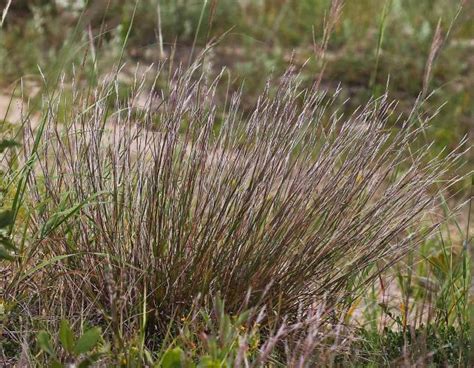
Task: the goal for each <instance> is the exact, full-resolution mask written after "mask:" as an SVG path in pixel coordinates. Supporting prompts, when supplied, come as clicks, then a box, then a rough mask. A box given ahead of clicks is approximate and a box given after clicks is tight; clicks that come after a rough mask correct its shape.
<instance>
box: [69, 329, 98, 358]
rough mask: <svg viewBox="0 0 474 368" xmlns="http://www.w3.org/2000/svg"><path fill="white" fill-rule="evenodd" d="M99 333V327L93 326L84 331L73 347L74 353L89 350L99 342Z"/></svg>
mask: <svg viewBox="0 0 474 368" xmlns="http://www.w3.org/2000/svg"><path fill="white" fill-rule="evenodd" d="M100 335H101V330H100V328H99V327H93V328H91V329H89V330H87V331H86V332H84V334H83V335H82V336H81V337H80V338H79V340H78V341H77V343H76V346H75V347H74V353H75V354H77V355H79V354H84V353H88V352H90V351H91V350H92V349H93V348H94V347H95V346H96V345H97V343H98V342H99V339H100Z"/></svg>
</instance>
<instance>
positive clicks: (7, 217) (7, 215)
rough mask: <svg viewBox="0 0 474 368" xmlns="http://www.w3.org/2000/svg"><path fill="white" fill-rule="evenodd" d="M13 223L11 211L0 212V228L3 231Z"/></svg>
mask: <svg viewBox="0 0 474 368" xmlns="http://www.w3.org/2000/svg"><path fill="white" fill-rule="evenodd" d="M12 223H13V211H10V210H4V211H1V212H0V228H1V229H4V228H6V227H7V226H10V225H11V224H12Z"/></svg>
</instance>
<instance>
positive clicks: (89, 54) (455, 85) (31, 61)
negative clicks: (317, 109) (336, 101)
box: [0, 0, 474, 165]
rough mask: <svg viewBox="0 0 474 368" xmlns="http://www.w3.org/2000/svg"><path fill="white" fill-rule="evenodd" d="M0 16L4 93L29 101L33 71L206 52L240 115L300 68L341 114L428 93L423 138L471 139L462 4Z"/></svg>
mask: <svg viewBox="0 0 474 368" xmlns="http://www.w3.org/2000/svg"><path fill="white" fill-rule="evenodd" d="M2 8H3V9H2V10H3V18H4V19H3V20H2V22H3V25H2V28H1V31H0V89H1V90H2V91H3V94H7V95H8V93H9V92H11V91H12V90H13V89H14V87H15V86H17V85H18V82H19V80H20V78H23V90H24V91H25V90H28V88H30V90H31V91H30V92H29V93H27V94H28V95H29V97H34V95H35V92H37V91H38V88H39V86H41V78H40V70H41V73H44V74H45V75H47V76H50V75H51V74H54V75H56V74H58V73H63V72H67V71H68V70H71V66H72V65H76V66H83V67H84V70H86V74H87V73H88V74H89V75H88V77H89V78H90V80H92V79H93V76H94V75H96V76H97V75H100V73H103V72H104V71H107V70H108V69H110V68H111V66H112V65H113V64H114V63H117V61H118V60H121V61H122V62H125V63H126V65H127V67H128V68H130V70H133V69H134V67H135V66H136V64H137V63H140V65H143V66H146V65H148V64H151V63H156V62H157V61H159V60H162V59H166V58H167V59H170V58H172V59H173V60H174V61H175V62H188V61H189V59H191V58H193V57H195V56H196V54H198V53H199V52H200V51H201V50H202V49H203V48H204V47H205V46H206V45H209V44H213V48H212V50H210V51H209V52H208V53H207V56H206V65H207V67H208V68H209V69H210V70H211V71H214V72H215V73H216V74H217V73H218V72H220V70H221V69H222V67H226V68H227V72H226V73H227V74H226V75H227V77H228V80H229V86H230V88H234V89H237V88H240V87H242V86H243V89H244V96H245V98H244V107H245V105H247V106H251V105H252V104H253V103H254V96H256V95H258V93H259V92H260V91H261V89H262V87H263V85H264V83H265V81H266V80H267V78H268V77H269V76H270V75H278V74H279V73H282V72H283V71H284V70H285V69H286V68H287V67H288V65H289V64H290V63H293V64H295V65H297V66H300V65H303V64H304V63H306V62H307V65H306V67H305V68H304V70H303V78H304V83H308V84H310V83H315V82H317V83H320V85H321V88H324V89H328V90H334V89H335V88H337V86H338V85H340V86H341V87H342V91H343V93H342V98H344V99H345V98H347V97H350V102H349V103H348V104H346V107H347V109H351V108H353V107H354V106H357V105H359V104H361V103H364V102H365V101H367V100H368V99H369V98H370V97H371V96H373V95H375V96H377V95H380V94H381V93H383V92H384V91H385V90H386V89H388V91H389V93H390V96H391V98H393V99H396V100H398V101H399V105H398V107H399V108H400V111H402V112H407V111H409V110H410V109H411V108H412V106H413V105H414V103H415V101H416V99H417V97H418V96H419V95H420V93H422V92H424V93H423V96H424V97H427V96H429V94H430V93H431V92H432V95H431V96H430V97H429V99H428V101H427V102H426V103H425V104H424V107H423V108H424V112H425V113H426V114H433V113H434V112H436V111H437V110H438V108H439V107H441V106H442V108H441V110H440V111H439V112H438V113H437V115H436V116H435V117H434V118H433V122H432V126H431V127H430V128H429V129H428V131H427V137H428V139H429V140H432V141H434V142H435V148H434V149H435V150H438V151H439V150H440V149H441V148H442V147H445V146H449V147H450V148H453V147H455V146H456V145H457V144H458V143H459V141H460V140H461V138H462V137H463V136H465V135H468V136H470V137H469V139H470V140H469V141H468V143H469V144H471V143H472V139H473V136H474V133H473V131H474V129H473V125H474V103H473V102H474V101H473V98H474V72H473V68H474V3H473V2H471V1H457V0H385V1H380V0H359V1H346V2H342V1H330V0H139V1H137V2H135V1H124V0H94V1H86V0H13V1H9V0H3V1H2ZM123 46H124V47H123ZM127 67H126V68H127ZM272 73H273V74H272ZM226 92H227V89H223V94H225V93H226ZM23 93H25V92H23ZM17 94H18V92H17ZM23 97H24V96H23ZM4 105H5V103H4V104H3V105H2V104H0V109H1V108H2V106H4ZM32 106H34V103H33V104H32ZM3 109H4V110H5V107H4V108H3ZM0 112H1V111H0ZM6 120H8V119H6ZM472 157H473V156H472V154H471V155H470V156H469V157H467V161H470V162H469V165H472V162H473V159H472Z"/></svg>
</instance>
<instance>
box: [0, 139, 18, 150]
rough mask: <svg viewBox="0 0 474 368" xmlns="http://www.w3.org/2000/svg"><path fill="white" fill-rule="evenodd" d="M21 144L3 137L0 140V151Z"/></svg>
mask: <svg viewBox="0 0 474 368" xmlns="http://www.w3.org/2000/svg"><path fill="white" fill-rule="evenodd" d="M16 146H19V144H18V143H17V142H15V141H13V140H11V139H2V140H1V141H0V153H3V152H4V151H5V150H6V149H7V148H11V147H16Z"/></svg>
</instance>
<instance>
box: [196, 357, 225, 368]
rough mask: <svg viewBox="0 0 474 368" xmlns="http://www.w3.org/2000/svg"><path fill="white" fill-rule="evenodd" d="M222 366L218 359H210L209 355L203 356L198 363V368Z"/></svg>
mask: <svg viewBox="0 0 474 368" xmlns="http://www.w3.org/2000/svg"><path fill="white" fill-rule="evenodd" d="M222 366H223V365H222V364H221V363H220V362H219V361H218V360H215V359H212V358H211V357H210V356H209V355H205V356H203V357H202V358H201V360H200V361H199V364H198V368H220V367H222Z"/></svg>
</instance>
